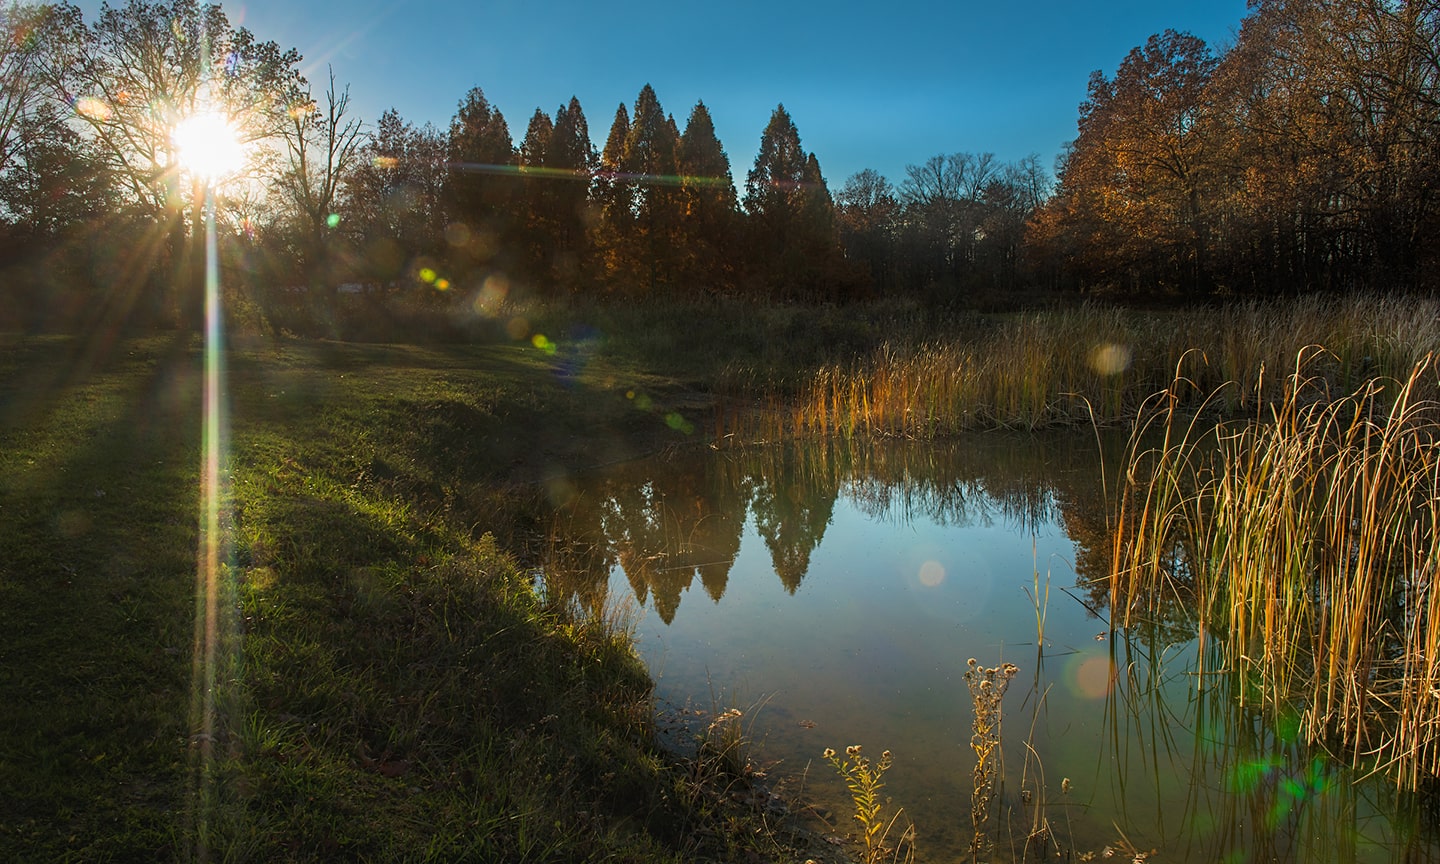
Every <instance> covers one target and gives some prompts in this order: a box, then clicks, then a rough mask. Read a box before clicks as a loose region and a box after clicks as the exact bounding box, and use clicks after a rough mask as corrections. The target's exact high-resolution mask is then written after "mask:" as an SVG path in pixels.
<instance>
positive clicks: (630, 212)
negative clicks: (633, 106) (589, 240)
mask: <svg viewBox="0 0 1440 864" xmlns="http://www.w3.org/2000/svg"><path fill="white" fill-rule="evenodd" d="M629 136H630V112H629V110H627V109H626V107H625V103H623V102H622V103H620V106H619V107H618V108H616V109H615V119H614V121H612V122H611V124H610V135H609V137H607V138H606V139H605V149H604V150H602V151H601V153H600V165H599V169H598V171H597V172H596V175H595V185H594V190H593V193H592V197H593V201H594V204H595V207H596V208H597V210H598V211H599V216H600V218H599V220H597V222H596V226H595V239H594V244H593V245H594V246H595V249H596V251H597V253H598V254H599V255H600V257H601V260H602V264H603V269H604V273H605V276H606V278H607V279H608V280H609V281H610V283H611V284H612V285H618V284H623V283H625V282H626V281H627V277H628V275H629V274H628V273H627V272H626V264H627V261H626V258H625V254H624V252H625V249H624V246H625V244H624V242H623V241H624V238H626V237H628V236H629V233H630V226H631V224H632V223H633V222H634V219H635V186H634V184H632V183H631V182H630V180H629V178H627V177H626V176H625V168H624V165H623V161H624V158H625V139H626V138H628V137H629Z"/></svg>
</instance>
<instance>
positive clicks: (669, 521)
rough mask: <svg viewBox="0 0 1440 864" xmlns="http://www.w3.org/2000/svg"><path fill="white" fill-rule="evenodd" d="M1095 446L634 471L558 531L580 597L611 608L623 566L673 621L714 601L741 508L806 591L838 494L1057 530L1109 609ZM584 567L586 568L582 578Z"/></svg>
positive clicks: (789, 454) (824, 449)
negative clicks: (687, 603)
mask: <svg viewBox="0 0 1440 864" xmlns="http://www.w3.org/2000/svg"><path fill="white" fill-rule="evenodd" d="M1094 440H1095V439H1094V438H1093V437H1090V436H1087V435H1073V434H1064V435H1055V436H1029V435H1027V436H1005V435H990V436H985V437H983V438H968V439H966V440H964V441H956V442H951V443H949V444H937V443H935V442H929V443H924V444H920V443H912V444H905V443H896V442H868V443H863V444H862V443H858V442H840V441H832V442H827V443H819V444H814V443H812V444H808V445H804V446H795V447H789V448H775V449H760V450H749V451H743V452H741V453H738V454H737V453H736V452H734V451H732V452H729V453H725V454H719V455H717V454H715V453H713V452H708V451H707V452H706V453H704V454H703V455H700V456H697V457H695V458H691V459H687V458H669V459H665V460H663V461H647V462H637V463H633V464H631V465H628V466H625V467H624V468H621V469H619V470H618V471H616V472H613V473H610V474H608V475H607V476H606V477H604V478H599V479H597V480H596V481H594V482H593V484H591V485H589V487H588V488H587V489H586V491H585V492H584V493H583V494H582V495H580V496H579V500H578V504H577V507H576V509H575V511H574V512H573V513H571V514H568V515H567V516H566V517H565V518H563V519H560V520H558V522H559V524H561V525H562V526H564V527H565V529H566V532H567V539H565V541H564V542H563V543H562V542H558V541H557V542H552V544H551V545H552V548H559V549H565V550H568V551H567V556H568V557H567V558H566V560H567V561H568V562H569V563H570V568H571V569H580V570H586V575H583V576H581V577H580V578H579V579H578V580H576V581H575V583H574V584H576V585H577V586H579V587H578V588H577V589H575V590H576V591H577V592H581V596H582V599H586V598H590V597H592V596H601V597H603V592H604V586H605V585H606V583H607V580H608V579H609V575H610V572H611V570H612V568H613V567H614V566H616V565H617V564H618V565H619V566H620V567H621V568H623V570H624V573H625V576H626V578H627V580H628V581H629V584H630V588H631V589H632V590H633V591H634V593H635V598H636V600H637V601H639V602H640V603H642V604H644V603H645V602H646V601H647V600H648V601H649V602H650V603H651V604H652V605H653V607H654V608H655V610H656V612H657V613H658V614H659V615H660V617H661V619H662V620H664V621H665V622H666V623H669V622H670V621H672V620H673V619H674V616H675V615H676V612H677V610H678V609H679V606H680V600H681V595H682V594H683V593H684V592H686V591H688V590H689V589H690V588H691V586H693V585H694V584H695V581H696V578H697V577H698V578H699V581H700V583H701V585H702V586H703V588H704V591H705V593H706V594H707V595H708V596H709V597H710V598H711V599H712V600H714V601H716V602H718V601H719V599H720V598H721V596H723V595H724V593H725V590H726V587H727V583H728V580H729V576H730V570H731V568H732V566H733V564H734V561H735V559H736V557H737V556H738V554H739V552H740V544H741V540H742V537H743V533H744V525H745V517H746V514H747V508H748V509H749V512H750V513H752V514H753V516H754V519H755V525H756V531H757V533H758V534H759V535H760V537H761V539H762V540H763V541H764V543H765V545H766V548H767V549H768V550H769V553H770V558H771V563H772V566H773V567H774V569H775V572H776V575H777V576H778V577H779V578H780V581H781V583H782V584H783V585H784V586H785V588H786V590H787V591H789V592H791V593H794V592H795V591H796V590H797V589H798V588H799V586H800V583H801V582H802V581H803V580H804V579H805V577H806V575H807V573H808V571H809V567H810V559H811V556H812V554H813V553H814V550H815V549H816V548H817V547H818V546H819V545H820V542H821V540H822V539H823V538H824V534H825V531H826V529H827V528H828V527H829V524H830V521H831V518H832V516H833V514H834V509H835V502H836V501H837V499H838V498H839V497H840V495H841V494H842V493H843V494H844V495H845V496H846V498H847V500H849V501H850V502H851V503H852V504H853V506H855V508H856V509H858V510H860V511H861V512H863V513H866V514H867V515H869V516H870V517H872V518H875V519H896V520H901V521H908V520H911V519H928V520H931V521H934V522H936V523H938V524H941V525H954V526H964V525H977V524H978V525H985V524H990V523H992V522H993V523H1001V524H1004V525H1005V526H1007V527H1008V528H1010V529H1011V530H1015V531H1019V532H1029V531H1034V530H1040V529H1041V528H1042V527H1043V526H1045V525H1048V524H1052V523H1059V524H1060V525H1061V526H1062V527H1063V528H1064V529H1065V531H1066V532H1067V533H1068V534H1069V536H1070V537H1071V538H1072V539H1073V540H1074V541H1075V545H1076V549H1075V568H1076V574H1077V581H1078V583H1079V585H1078V587H1079V588H1080V589H1081V592H1082V593H1081V595H1080V596H1081V597H1083V598H1084V599H1085V601H1086V602H1087V603H1088V604H1090V605H1091V607H1092V608H1093V609H1097V610H1098V609H1101V608H1102V607H1103V606H1104V604H1105V600H1106V599H1107V596H1106V591H1107V590H1108V589H1107V586H1108V576H1109V567H1110V549H1111V538H1110V536H1109V533H1108V531H1107V529H1106V527H1105V526H1106V520H1105V510H1106V507H1107V506H1108V504H1107V502H1106V501H1105V500H1104V496H1103V494H1102V492H1101V488H1100V482H1099V481H1100V470H1099V467H1098V464H1097V460H1096V452H1095V445H1094ZM586 568H588V570H587V569H586Z"/></svg>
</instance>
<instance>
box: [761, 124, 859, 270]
mask: <svg viewBox="0 0 1440 864" xmlns="http://www.w3.org/2000/svg"><path fill="white" fill-rule="evenodd" d="M745 211H746V214H747V215H748V217H749V231H748V233H749V240H750V242H749V244H748V245H749V248H750V250H751V251H752V254H753V255H755V256H756V257H755V258H754V259H752V261H751V262H750V265H751V271H752V273H754V274H755V275H756V277H757V278H759V279H760V280H761V281H762V282H764V283H766V284H767V286H768V288H769V289H770V290H771V291H772V292H775V293H778V294H780V295H782V296H787V295H788V296H791V297H800V296H810V297H815V296H823V295H828V294H830V293H831V291H832V288H833V285H834V280H835V279H836V278H837V271H836V262H837V260H838V255H839V246H838V238H837V236H836V233H835V212H834V202H833V201H832V200H831V198H830V192H829V190H828V189H827V188H826V187H825V178H824V177H823V176H822V175H821V173H820V163H819V161H818V160H817V159H816V158H815V156H814V154H807V153H806V152H805V149H804V148H803V147H802V146H801V144H800V132H799V130H798V129H797V128H796V127H795V121H793V120H792V119H790V114H789V113H788V112H787V111H786V110H785V106H784V105H779V106H777V107H776V108H775V111H774V113H773V114H771V115H770V122H769V123H768V124H767V125H766V126H765V131H764V133H763V134H762V135H761V136H760V152H759V154H757V155H756V157H755V167H754V168H752V169H750V173H749V174H748V175H747V176H746V178H745Z"/></svg>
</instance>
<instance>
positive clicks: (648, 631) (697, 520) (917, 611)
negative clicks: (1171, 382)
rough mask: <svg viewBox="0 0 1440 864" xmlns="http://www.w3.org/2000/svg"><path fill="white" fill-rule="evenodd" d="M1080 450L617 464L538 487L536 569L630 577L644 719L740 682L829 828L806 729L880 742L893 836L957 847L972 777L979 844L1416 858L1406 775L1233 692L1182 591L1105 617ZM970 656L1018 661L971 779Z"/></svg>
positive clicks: (706, 699) (699, 457)
mask: <svg viewBox="0 0 1440 864" xmlns="http://www.w3.org/2000/svg"><path fill="white" fill-rule="evenodd" d="M1105 449H1106V451H1107V452H1109V451H1111V450H1114V449H1116V448H1113V447H1110V446H1108V445H1107V446H1106V447H1105ZM1100 452H1101V447H1100V446H1098V445H1097V438H1096V436H1095V435H1094V434H1093V433H1091V434H1077V433H1063V434H1047V435H1043V436H1035V435H1011V434H998V433H997V434H987V435H981V436H974V437H972V438H969V439H966V440H963V441H956V442H951V443H947V444H941V445H936V444H924V445H921V444H915V443H911V444H886V443H881V444H865V445H848V444H843V443H828V444H824V445H811V446H804V447H801V446H793V447H773V448H752V449H736V450H724V451H714V450H697V451H689V452H682V453H678V454H671V455H669V456H666V457H661V458H655V459H651V460H647V461H642V462H635V463H629V464H625V465H621V466H616V467H614V468H612V469H611V470H607V471H606V472H604V473H602V474H598V475H596V476H593V477H588V478H584V479H580V480H574V481H572V483H571V484H570V485H567V486H566V487H565V488H564V495H563V497H564V498H565V499H566V500H567V501H568V506H566V507H564V508H563V509H562V510H561V511H560V512H559V515H558V516H557V523H558V524H559V526H560V528H559V531H558V532H557V535H556V536H557V539H556V541H555V545H554V550H553V560H552V564H553V565H554V567H555V572H563V573H565V574H566V575H565V576H564V578H563V579H562V578H560V577H558V576H551V577H550V578H551V582H552V584H550V585H549V586H548V587H549V589H550V590H551V591H552V592H559V593H564V594H567V595H571V596H572V598H573V599H574V600H575V601H576V602H579V603H582V604H592V605H593V606H595V607H596V608H600V607H612V608H613V607H614V606H615V604H617V603H621V602H628V603H630V604H631V606H632V615H633V617H634V622H635V623H634V626H635V636H636V640H637V644H638V647H639V650H640V653H641V655H642V656H643V658H644V660H645V662H646V663H647V664H648V666H649V668H650V670H651V673H652V676H653V677H654V679H655V681H656V686H657V696H658V697H659V699H660V700H661V703H662V704H663V705H666V706H669V713H668V715H667V717H666V718H665V720H664V722H663V723H662V726H665V727H666V728H670V729H671V730H672V731H674V729H675V728H676V727H677V725H682V726H684V728H685V729H687V730H689V731H694V730H695V729H700V728H704V725H705V724H706V723H707V722H709V720H710V718H713V717H714V716H715V713H716V712H720V711H723V710H725V709H728V708H738V709H740V710H741V711H742V712H744V714H743V718H742V720H741V721H740V722H742V723H743V724H744V729H745V731H746V734H747V735H748V737H749V739H750V740H751V742H752V744H751V749H750V751H749V752H750V757H751V760H752V762H753V763H754V764H755V765H757V766H758V767H761V768H763V769H764V771H765V775H766V782H767V783H768V784H770V786H771V787H772V788H775V789H777V790H778V791H780V792H782V793H785V794H787V795H789V794H796V793H799V794H801V795H803V797H804V798H805V799H806V800H809V801H812V802H815V803H816V804H817V807H818V809H819V811H820V813H821V814H823V815H824V816H825V817H826V818H828V821H829V823H830V825H831V827H830V828H829V829H828V830H830V831H832V832H834V833H836V834H850V833H852V832H853V829H854V827H855V822H854V820H853V819H851V818H850V817H849V815H848V814H849V813H850V812H851V811H850V809H849V799H848V797H847V794H846V791H845V787H844V783H843V781H842V779H841V777H840V776H839V775H838V774H837V773H836V771H835V770H834V768H832V767H831V765H830V764H829V763H827V762H826V761H825V760H823V759H822V758H821V754H822V751H824V750H825V749H826V748H834V749H835V750H837V751H839V752H841V753H844V751H845V748H846V747H847V746H849V745H854V744H860V745H862V746H863V748H864V750H863V753H864V754H866V755H867V756H870V757H872V758H878V757H879V755H880V753H881V752H882V751H885V750H889V751H890V752H891V753H892V754H893V765H892V767H891V768H890V769H889V771H888V773H887V774H886V775H885V778H884V780H885V784H886V786H885V790H884V793H885V795H887V796H888V797H889V798H890V799H891V801H892V808H893V807H895V806H899V807H903V808H904V813H905V815H906V816H907V817H908V818H909V819H911V820H913V822H914V824H915V828H916V834H917V841H916V850H917V857H918V860H922V861H961V860H965V861H968V860H971V855H970V852H969V850H970V848H971V844H972V841H973V840H974V839H975V837H976V835H977V827H976V825H975V821H974V820H973V819H972V806H975V805H977V804H978V805H979V806H980V812H981V813H983V814H984V816H983V821H982V822H981V824H980V830H979V833H980V834H981V835H982V840H983V843H984V844H985V850H986V851H985V852H984V854H983V855H981V856H980V858H979V860H997V861H1003V860H1022V859H1025V860H1042V858H1048V859H1055V858H1057V857H1060V858H1061V859H1062V860H1090V858H1091V857H1092V856H1093V857H1094V858H1095V859H1096V860H1101V859H1103V858H1106V857H1110V858H1118V859H1119V860H1126V861H1131V860H1137V856H1139V857H1143V858H1149V859H1150V860H1155V861H1194V862H1201V861H1204V862H1213V861H1297V862H1298V861H1307V862H1308V861H1398V860H1406V861H1411V860H1418V859H1426V860H1428V859H1437V858H1440V846H1437V844H1436V843H1435V836H1434V831H1433V829H1432V827H1431V826H1433V824H1434V821H1435V819H1434V815H1433V814H1431V813H1427V812H1425V811H1426V805H1425V804H1424V802H1423V801H1421V800H1420V799H1419V798H1418V796H1413V795H1405V794H1402V793H1399V792H1397V791H1396V789H1395V788H1394V784H1393V783H1392V782H1390V781H1389V780H1387V779H1386V778H1385V777H1384V776H1382V775H1375V776H1372V777H1368V778H1367V777H1362V776H1360V775H1359V774H1358V773H1357V772H1355V771H1353V770H1352V769H1350V768H1348V767H1345V766H1344V765H1341V764H1339V763H1337V762H1334V761H1332V760H1330V759H1327V758H1325V757H1324V755H1323V754H1321V753H1319V752H1316V751H1315V750H1313V749H1311V748H1310V747H1307V746H1306V745H1305V744H1304V742H1303V741H1299V740H1296V737H1295V726H1296V721H1295V718H1290V717H1285V716H1279V717H1276V716H1274V714H1273V712H1272V713H1268V714H1267V713H1262V712H1260V711H1258V710H1257V709H1255V708H1254V707H1251V706H1242V705H1241V704H1240V701H1239V700H1238V699H1236V698H1234V696H1233V694H1234V693H1235V692H1236V690H1235V686H1236V685H1235V684H1234V683H1233V682H1229V681H1227V680H1226V676H1225V675H1224V674H1223V673H1222V672H1217V671H1216V670H1217V669H1218V668H1219V667H1220V663H1219V660H1218V659H1217V658H1215V657H1211V656H1208V652H1207V651H1206V650H1204V649H1203V648H1202V647H1201V646H1200V643H1199V642H1198V641H1197V640H1196V639H1195V629H1194V625H1193V624H1191V623H1189V617H1188V614H1187V610H1185V609H1182V608H1175V609H1173V610H1171V611H1170V612H1169V613H1167V614H1166V615H1165V616H1164V619H1163V620H1157V621H1152V622H1149V623H1148V624H1147V625H1146V626H1144V627H1142V628H1132V630H1130V631H1128V632H1127V631H1112V629H1111V628H1110V626H1109V624H1108V619H1107V609H1106V599H1107V595H1106V590H1105V587H1104V578H1105V576H1106V575H1107V574H1108V566H1109V562H1110V554H1111V550H1110V548H1109V537H1108V533H1107V530H1106V512H1107V508H1106V503H1105V502H1106V493H1105V491H1104V488H1103V486H1102V478H1103V477H1104V476H1105V470H1104V469H1103V468H1102V464H1101V463H1102V460H1101V457H1100ZM1109 470H1110V472H1111V473H1112V474H1113V473H1114V466H1113V464H1112V465H1111V466H1110V467H1109ZM972 658H973V660H974V661H975V663H976V664H977V666H978V667H979V668H982V669H983V668H987V667H988V668H994V667H998V666H1001V665H1002V664H1006V663H1009V664H1014V665H1015V666H1016V667H1018V670H1017V671H1016V672H1015V674H1014V676H1013V678H1011V679H1010V680H1009V684H1008V689H1006V690H1005V692H1004V694H1003V697H1002V698H1001V700H1000V712H999V714H1000V724H999V735H998V740H997V741H995V742H994V747H993V749H990V752H991V753H992V754H993V757H992V758H995V759H996V760H997V761H996V762H995V763H994V764H995V765H996V769H997V772H996V775H995V781H994V783H993V785H991V786H990V787H989V788H988V791H987V790H986V786H985V784H983V783H980V784H978V785H979V791H977V779H976V777H975V769H976V766H977V761H978V757H977V750H976V749H975V747H974V746H972V735H974V734H975V732H976V730H975V721H976V708H977V703H976V700H975V698H974V695H973V694H972V689H971V687H970V686H969V682H967V679H966V673H967V671H968V670H969V669H970V668H971V667H970V665H969V662H968V661H970V660H972ZM1202 680H1204V681H1206V682H1207V686H1204V687H1202V686H1200V683H1201V681H1202ZM991 692H993V691H991ZM680 737H681V738H682V739H683V738H684V737H685V736H684V735H681V736H680ZM986 741H987V739H986V737H985V736H982V738H981V739H980V740H979V741H978V742H974V743H979V744H980V746H981V748H982V749H988V748H989V745H988V744H987V743H986ZM1027 840H1028V841H1029V842H1027Z"/></svg>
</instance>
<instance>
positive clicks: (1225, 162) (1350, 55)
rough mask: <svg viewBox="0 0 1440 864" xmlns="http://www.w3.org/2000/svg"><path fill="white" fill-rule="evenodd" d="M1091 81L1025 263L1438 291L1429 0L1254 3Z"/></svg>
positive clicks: (1438, 103)
mask: <svg viewBox="0 0 1440 864" xmlns="http://www.w3.org/2000/svg"><path fill="white" fill-rule="evenodd" d="M1250 7H1251V8H1250V12H1249V14H1248V15H1247V16H1246V18H1245V19H1244V21H1243V23H1242V26H1241V28H1240V31H1239V34H1238V37H1237V39H1236V41H1235V44H1234V45H1233V46H1231V47H1229V48H1228V49H1227V50H1225V51H1223V52H1221V53H1219V54H1216V53H1215V52H1214V51H1212V50H1211V48H1210V46H1208V45H1206V44H1205V43H1204V42H1203V41H1202V40H1200V39H1198V38H1196V37H1194V36H1192V35H1190V34H1186V33H1176V32H1174V31H1166V32H1164V33H1161V34H1158V35H1156V36H1153V37H1151V38H1150V39H1149V40H1148V41H1147V42H1146V43H1145V44H1144V45H1143V46H1140V47H1137V48H1136V49H1134V50H1133V51H1131V52H1130V54H1129V55H1128V56H1127V57H1126V58H1125V59H1124V61H1123V62H1122V63H1121V64H1120V66H1119V69H1118V70H1117V72H1116V73H1115V76H1114V77H1113V78H1108V77H1106V76H1105V75H1104V74H1102V73H1100V72H1096V73H1094V75H1092V77H1091V79H1090V84H1089V93H1088V98H1087V99H1086V101H1085V102H1084V103H1083V104H1082V105H1081V106H1080V119H1079V127H1078V131H1079V135H1078V137H1077V138H1076V140H1075V141H1074V143H1073V145H1072V146H1071V147H1070V149H1069V151H1068V153H1067V154H1066V155H1065V156H1064V158H1063V164H1062V166H1061V167H1060V170H1059V188H1058V191H1057V194H1056V195H1055V197H1054V198H1053V199H1052V200H1051V201H1050V202H1049V203H1048V204H1047V205H1046V206H1045V207H1044V208H1043V209H1042V210H1041V211H1040V213H1039V214H1038V215H1037V217H1036V218H1035V219H1034V220H1033V222H1032V226H1031V231H1030V236H1029V249H1030V254H1031V255H1032V256H1034V258H1035V260H1036V261H1037V262H1038V265H1039V267H1040V268H1041V269H1042V270H1044V271H1046V272H1045V278H1046V279H1048V280H1050V281H1051V282H1052V284H1056V285H1062V286H1065V287H1069V288H1080V289H1107V290H1111V291H1115V292H1118V293H1121V294H1127V295H1133V294H1138V293H1152V292H1155V291H1162V292H1167V293H1172V294H1178V295H1181V296H1198V297H1206V296H1211V295H1215V294H1228V295H1256V294H1262V295H1263V294H1271V293H1276V292H1302V291H1314V290H1329V291H1349V290H1356V289H1369V290H1380V291H1386V290H1414V289H1430V290H1433V289H1435V288H1436V287H1440V279H1437V276H1436V274H1437V272H1440V270H1437V266H1436V265H1437V264H1440V200H1437V198H1436V196H1435V194H1434V190H1435V189H1436V188H1440V2H1437V0H1404V2H1391V0H1252V2H1251V4H1250Z"/></svg>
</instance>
